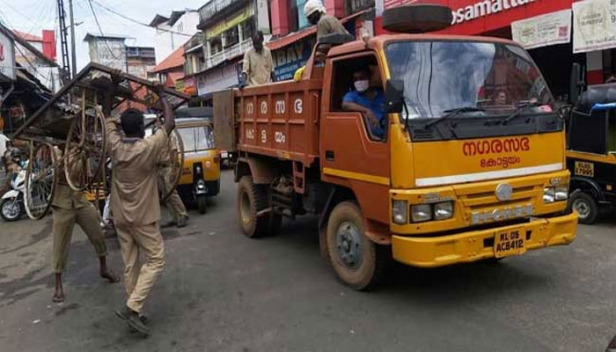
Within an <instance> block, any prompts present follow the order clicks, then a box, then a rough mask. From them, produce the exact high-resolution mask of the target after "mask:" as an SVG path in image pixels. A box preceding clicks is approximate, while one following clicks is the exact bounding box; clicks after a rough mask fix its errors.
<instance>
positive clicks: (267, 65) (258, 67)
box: [242, 31, 274, 86]
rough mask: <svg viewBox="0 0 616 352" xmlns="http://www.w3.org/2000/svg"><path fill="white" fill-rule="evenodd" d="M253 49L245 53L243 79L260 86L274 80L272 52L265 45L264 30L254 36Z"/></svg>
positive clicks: (252, 84)
mask: <svg viewBox="0 0 616 352" xmlns="http://www.w3.org/2000/svg"><path fill="white" fill-rule="evenodd" d="M252 46H253V48H252V49H249V50H248V51H247V52H246V54H244V63H243V68H242V81H243V82H244V83H245V84H247V85H248V86H258V85H261V84H266V83H269V82H270V80H272V81H274V60H273V59H272V53H271V52H270V50H269V49H268V48H266V47H265V46H264V45H263V32H261V31H257V33H255V34H254V35H253V36H252Z"/></svg>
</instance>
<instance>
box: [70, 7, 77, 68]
mask: <svg viewBox="0 0 616 352" xmlns="http://www.w3.org/2000/svg"><path fill="white" fill-rule="evenodd" d="M68 11H69V16H70V20H71V74H72V77H73V78H75V76H77V53H76V52H75V18H74V17H73V0H68Z"/></svg>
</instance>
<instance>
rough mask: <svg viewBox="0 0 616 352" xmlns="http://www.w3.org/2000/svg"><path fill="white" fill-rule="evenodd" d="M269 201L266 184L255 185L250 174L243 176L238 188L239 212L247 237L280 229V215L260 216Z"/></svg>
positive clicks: (272, 232) (258, 235)
mask: <svg viewBox="0 0 616 352" xmlns="http://www.w3.org/2000/svg"><path fill="white" fill-rule="evenodd" d="M267 203H268V194H267V188H266V186H263V185H255V184H254V182H253V181H252V177H250V176H244V177H242V179H241V180H240V183H239V185H238V190H237V214H238V218H239V222H240V226H241V227H242V232H244V234H245V235H246V236H247V237H250V238H258V237H263V236H266V235H268V234H275V233H277V232H278V230H279V229H280V223H281V221H282V218H281V217H280V215H277V214H272V213H268V214H262V215H261V216H258V213H259V212H260V211H261V210H264V209H266V208H267V206H268V204H267Z"/></svg>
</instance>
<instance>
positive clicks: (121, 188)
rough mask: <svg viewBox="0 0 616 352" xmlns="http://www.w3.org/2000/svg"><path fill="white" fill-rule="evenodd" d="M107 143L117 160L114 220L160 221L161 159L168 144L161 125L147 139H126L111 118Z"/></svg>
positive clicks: (113, 157) (107, 127) (112, 190)
mask: <svg viewBox="0 0 616 352" xmlns="http://www.w3.org/2000/svg"><path fill="white" fill-rule="evenodd" d="M105 127H106V130H107V143H108V148H107V149H108V150H109V155H110V156H111V161H112V163H113V173H112V179H111V198H110V206H111V211H112V212H113V218H114V221H116V222H117V223H124V224H135V225H149V224H152V223H155V222H157V221H160V205H159V203H158V202H159V197H158V182H157V180H158V173H157V169H156V166H157V162H158V160H159V155H160V153H161V151H162V150H163V148H165V147H166V145H167V132H165V128H164V127H161V128H159V129H157V130H156V132H155V133H154V135H152V136H150V137H149V138H146V139H139V138H130V139H129V138H122V136H121V135H120V133H119V132H118V128H117V126H116V123H115V121H113V120H111V119H110V120H107V122H106V124H105Z"/></svg>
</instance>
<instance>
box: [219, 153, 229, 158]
mask: <svg viewBox="0 0 616 352" xmlns="http://www.w3.org/2000/svg"><path fill="white" fill-rule="evenodd" d="M228 156H229V154H227V152H222V153H220V157H221V158H227V157H228Z"/></svg>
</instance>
